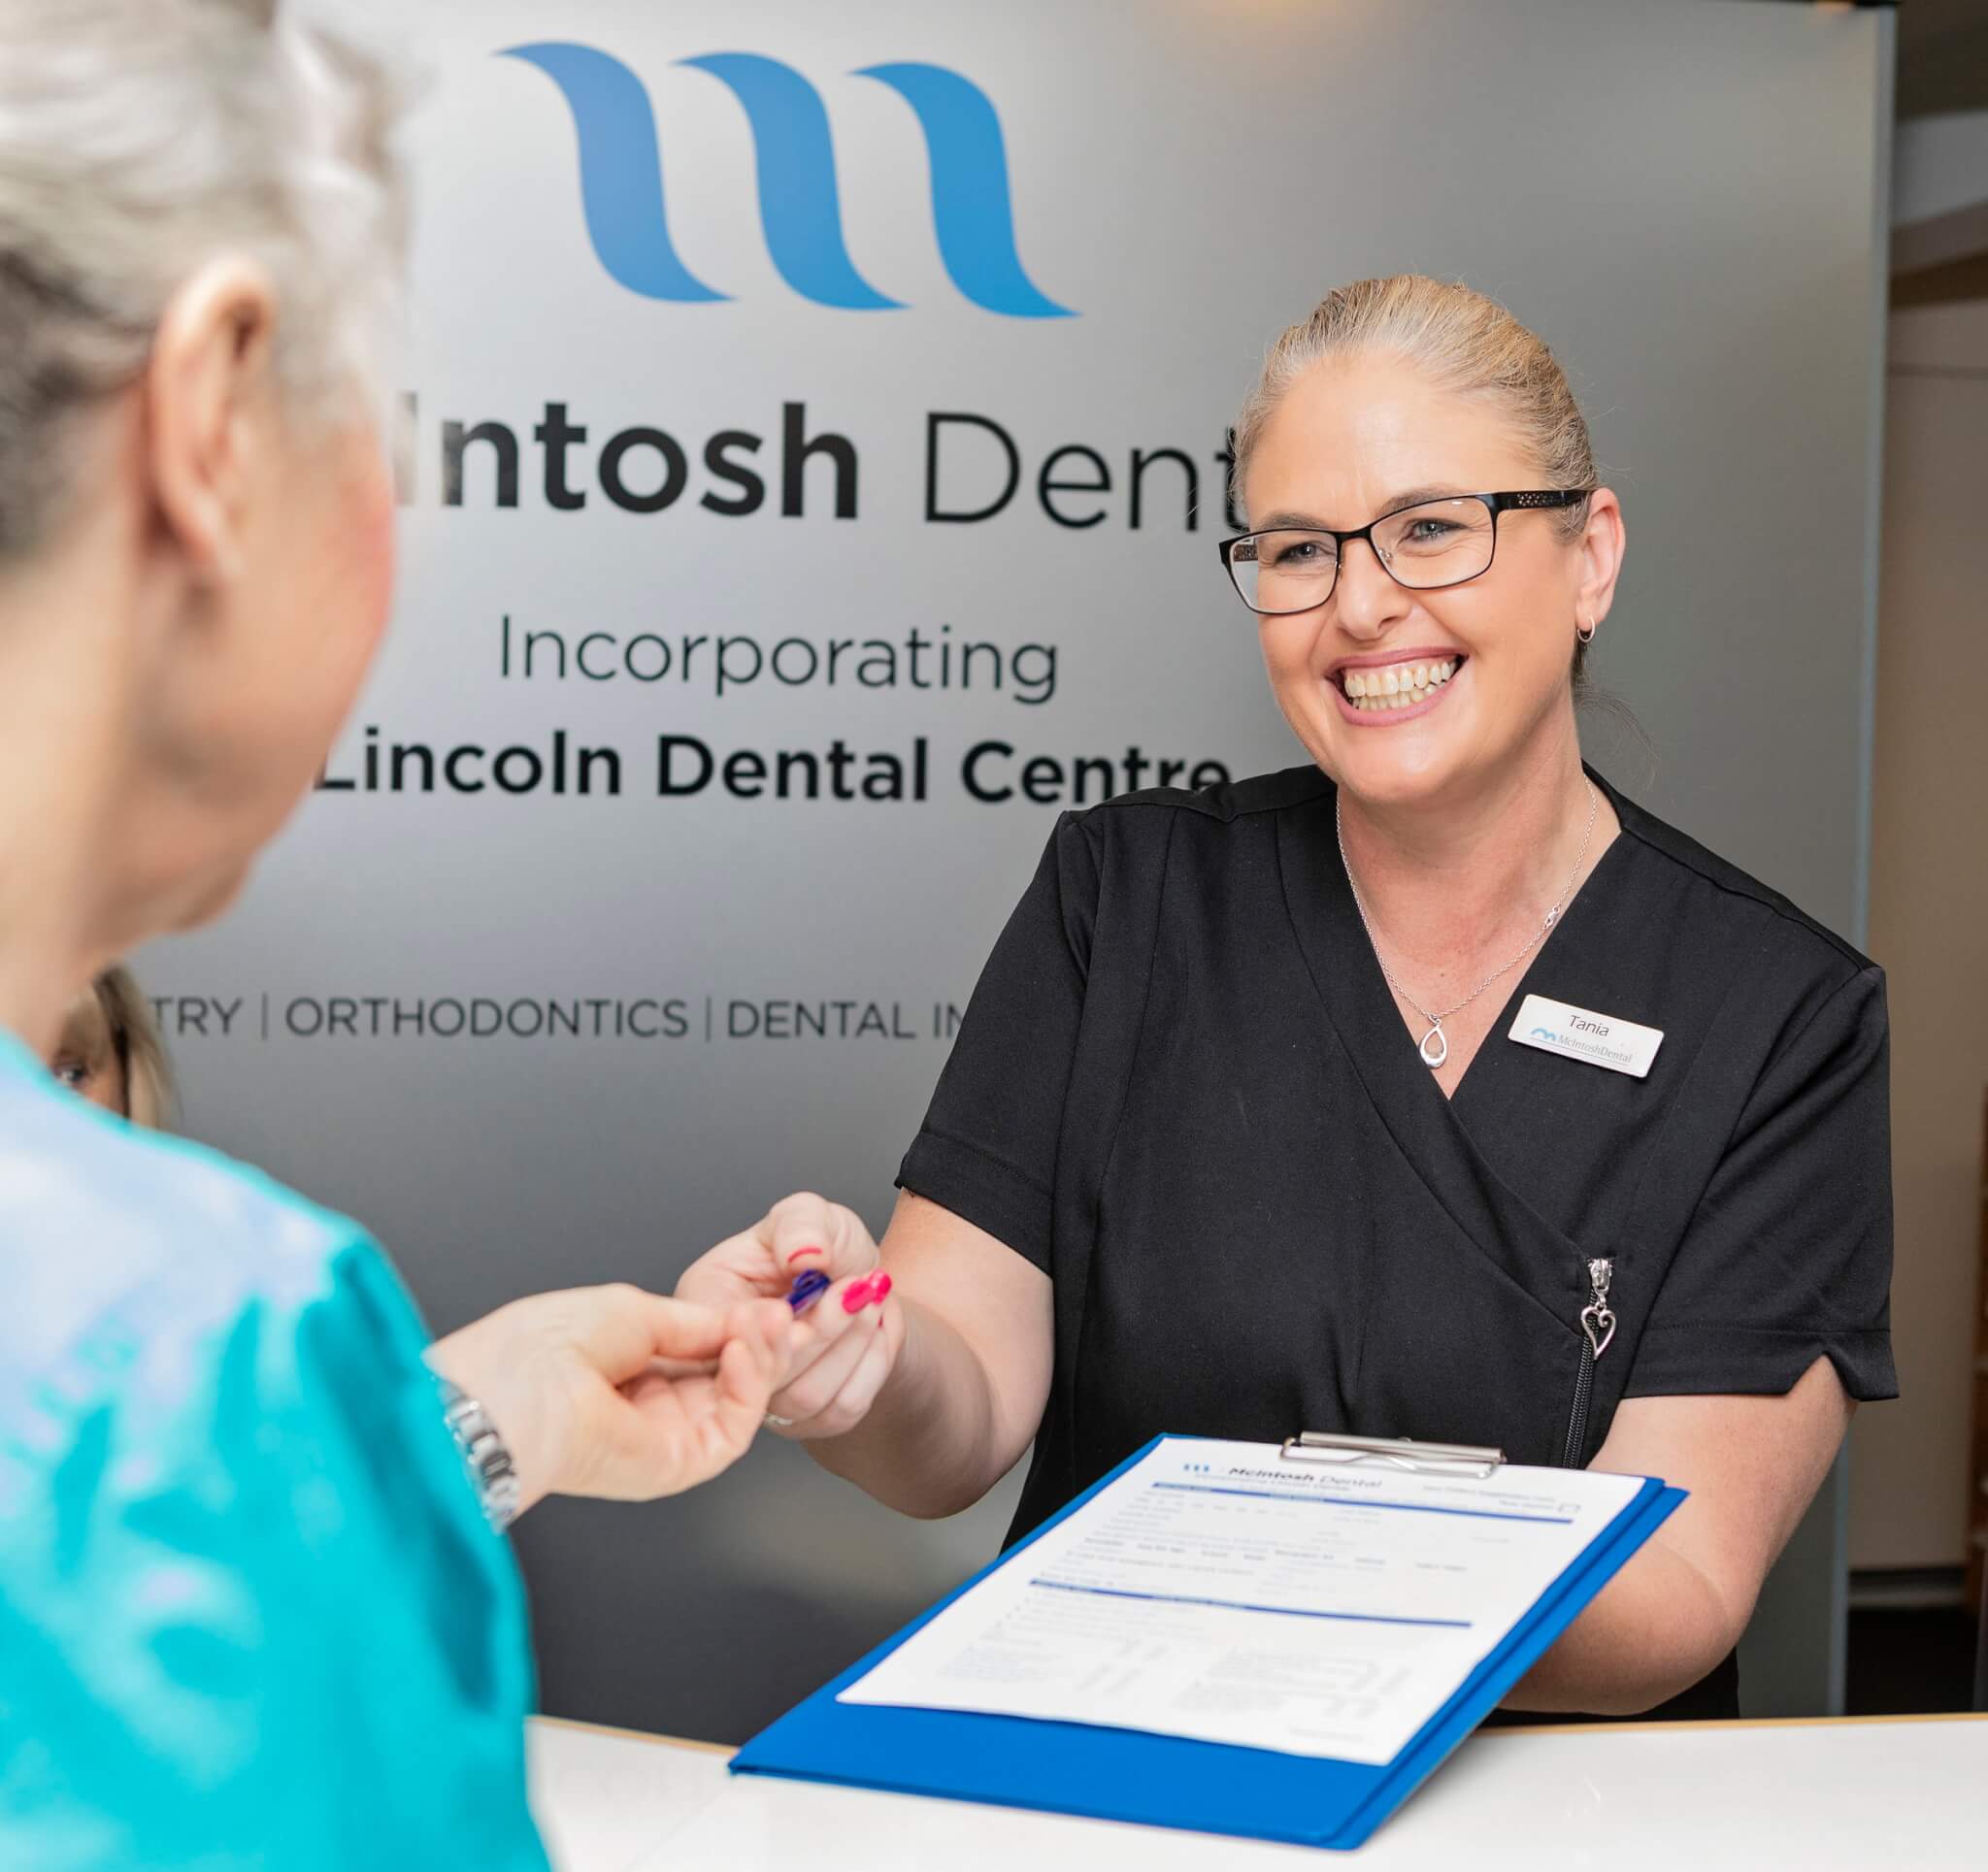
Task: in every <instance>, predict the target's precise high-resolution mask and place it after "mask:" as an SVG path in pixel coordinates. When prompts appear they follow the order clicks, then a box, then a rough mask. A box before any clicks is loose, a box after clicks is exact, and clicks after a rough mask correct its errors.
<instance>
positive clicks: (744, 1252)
mask: <svg viewBox="0 0 1988 1872" xmlns="http://www.w3.org/2000/svg"><path fill="white" fill-rule="evenodd" d="M810 1269H816V1270H818V1271H820V1272H822V1273H824V1274H826V1275H827V1276H828V1277H829V1279H830V1281H831V1282H832V1283H833V1284H832V1285H831V1286H830V1287H829V1289H828V1291H827V1292H826V1293H824V1294H823V1295H822V1296H821V1297H819V1298H818V1299H817V1300H816V1301H815V1302H814V1303H813V1305H812V1306H811V1307H809V1308H808V1310H807V1311H806V1312H804V1313H802V1314H801V1315H800V1316H799V1317H798V1318H797V1319H796V1320H795V1322H794V1330H793V1333H792V1335H791V1337H790V1339H789V1341H788V1346H789V1351H788V1360H787V1369H786V1375H785V1376H784V1378H783V1379H781V1380H780V1382H779V1387H778V1388H777V1389H776V1390H775V1392H774V1395H773V1400H772V1403H771V1404H770V1405H769V1406H768V1416H767V1423H768V1425H769V1426H770V1427H771V1428H772V1429H775V1430H778V1431H779V1433H780V1434H781V1435H782V1436H786V1437H789V1438H792V1439H794V1440H797V1441H798V1440H800V1439H803V1438H810V1437H828V1436H841V1435H843V1434H844V1433H845V1431H847V1430H851V1429H855V1427H856V1426H857V1425H858V1424H860V1423H861V1422H862V1421H863V1419H864V1418H865V1417H866V1416H867V1415H868V1414H869V1411H870V1406H871V1405H872V1404H874V1403H875V1402H876V1401H877V1396H878V1393H879V1392H880V1391H881V1390H882V1389H883V1385H884V1381H885V1380H886V1379H888V1378H889V1376H890V1374H891V1371H892V1368H893V1367H894V1366H895V1365H896V1363H897V1358H898V1354H899V1352H900V1351H901V1350H902V1349H903V1346H904V1338H905V1315H904V1308H903V1305H902V1303H897V1304H893V1303H892V1301H891V1299H890V1288H891V1277H890V1275H889V1274H888V1273H886V1272H885V1271H884V1270H883V1268H882V1266H881V1264H880V1257H879V1256H878V1251H877V1244H876V1242H875V1241H873V1240H872V1239H871V1236H870V1231H869V1230H868V1229H866V1228H865V1227H864V1226H863V1219H862V1218H861V1217H860V1216H858V1215H857V1214H856V1213H855V1211H854V1210H852V1209H847V1208H845V1207H844V1206H843V1205H842V1204H841V1203H839V1202H830V1201H827V1200H825V1199H823V1198H821V1197H818V1196H812V1195H800V1196H790V1197H788V1198H787V1199H785V1201H783V1202H777V1203H776V1204H775V1205H774V1206H773V1208H772V1209H770V1210H769V1211H768V1212H767V1214H766V1215H765V1216H763V1217H762V1218H761V1219H760V1220H759V1221H758V1222H757V1223H756V1224H754V1226H753V1227H752V1228H750V1229H747V1230H746V1231H745V1232H743V1233H740V1234H736V1235H733V1236H731V1237H730V1238H729V1239H727V1240H725V1241H721V1242H719V1243H718V1245H717V1246H716V1247H715V1248H713V1249H712V1250H711V1251H710V1252H709V1253H708V1254H705V1255H702V1256H700V1257H699V1258H698V1259H697V1260H696V1261H694V1262H692V1263H691V1264H690V1265H689V1266H688V1267H687V1268H685V1269H684V1271H683V1277H682V1279H680V1280H679V1282H678V1283H677V1297H678V1298H679V1299H682V1300H693V1301H696V1302H698V1303H699V1304H701V1305H705V1306H712V1307H720V1308H722V1307H728V1306H734V1305H737V1304H738V1303H740V1302H741V1301H745V1300H754V1299H759V1300H766V1299H784V1298H785V1297H786V1296H787V1293H788V1290H789V1289H790V1288H791V1287H792V1285H793V1282H794V1277H795V1276H796V1275H797V1274H803V1273H806V1272H808V1271H809V1270H810Z"/></svg>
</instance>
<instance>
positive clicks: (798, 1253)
mask: <svg viewBox="0 0 1988 1872" xmlns="http://www.w3.org/2000/svg"><path fill="white" fill-rule="evenodd" d="M820 1253H821V1250H820V1249H819V1248H796V1249H795V1250H794V1252H793V1253H792V1254H791V1255H789V1256H788V1257H787V1265H788V1266H789V1267H791V1266H793V1264H795V1263H796V1262H797V1261H801V1260H803V1259H804V1258H805V1257H807V1256H809V1255H818V1254H820Z"/></svg>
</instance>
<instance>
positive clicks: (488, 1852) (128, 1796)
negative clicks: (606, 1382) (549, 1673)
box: [0, 1034, 546, 1872]
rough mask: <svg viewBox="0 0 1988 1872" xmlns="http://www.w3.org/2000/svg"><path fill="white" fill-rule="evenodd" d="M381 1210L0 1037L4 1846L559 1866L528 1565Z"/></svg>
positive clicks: (295, 1863)
mask: <svg viewBox="0 0 1988 1872" xmlns="http://www.w3.org/2000/svg"><path fill="white" fill-rule="evenodd" d="M426 1343H427V1334H426V1332H425V1331H424V1330H423V1328H422V1326H421V1322H420V1318H419V1316H418V1315H417V1314H416V1312H415V1311H414V1304H413V1302H412V1300H411V1299H410V1298H409V1297H408V1295H407V1293H406V1291H405V1290H404V1289H403V1288H402V1286H401V1285H400V1282H399V1280H398V1279H397V1278H396V1276H395V1275H394V1273H393V1270H392V1269H391V1268H390V1267H389V1266H388V1264H387V1263H386V1261H385V1259H384V1258H383V1257H382V1256H381V1253H380V1252H379V1250H378V1249H377V1248H375V1247H374V1246H373V1244H372V1243H371V1242H370V1241H369V1240H368V1239H367V1238H366V1236H365V1235H364V1233H363V1232H361V1231H360V1230H359V1229H358V1227H357V1226H356V1225H355V1224H353V1223H350V1222H348V1221H345V1220H343V1219H342V1218H340V1217H338V1216H334V1215H330V1214H327V1213H326V1212H324V1211H323V1210H320V1209H317V1208H314V1207H313V1206H312V1205H311V1204H309V1203H307V1202H305V1201H304V1200H302V1199H300V1198H298V1197H296V1196H294V1195H292V1194H290V1193H289V1192H288V1191H286V1190H283V1189H282V1188H280V1187H279V1186H277V1185H276V1184H274V1183H272V1182H270V1181H269V1180H268V1179H267V1178H265V1177H262V1176H260V1175H258V1174H256V1173H255V1172H254V1171H252V1170H248V1169H245V1168H244V1167H242V1166H240V1165H237V1164H233V1163H231V1162H229V1161H228V1160H227V1159H225V1158H223V1157H220V1156H218V1155H216V1154H215V1153H214V1152H212V1151H207V1150H202V1149H200V1148H198V1147H196V1146H194V1145H191V1144H188V1143H186V1142H184V1141H182V1140H180V1139H177V1138H170V1137H164V1136H160V1135H157V1134H154V1133H146V1132H142V1131H139V1130H136V1129H134V1128H133V1127H131V1126H129V1125H126V1124H125V1123H123V1122H122V1121H121V1120H119V1119H116V1118H114V1117H111V1116H109V1115H108V1114H106V1113H104V1112H102V1111H100V1110H99V1109H97V1108H96V1107H94V1106H92V1105H88V1104H86V1103H84V1102H83V1100H81V1099H79V1098H77V1097H76V1096H75V1095H74V1094H72V1093H70V1092H68V1091H67V1090H65V1089H64V1088H63V1087H61V1086H59V1085H57V1084H56V1083H55V1082H54V1081H53V1080H52V1079H51V1078H50V1076H49V1075H48V1073H47V1072H46V1071H45V1070H44V1069H43V1067H42V1066H41V1064H40V1062H39V1061H37V1060H36V1059H35V1058H34V1056H33V1055H32V1054H30V1053H29V1052H28V1051H27V1050H26V1049H25V1048H24V1047H22V1046H21V1045H20V1044H18V1042H17V1041H16V1040H14V1039H12V1038H11V1037H10V1036H8V1035H4V1034H0V1865H4V1866H17V1865H18V1866H32V1867H34V1868H36V1872H67V1869H68V1868H71V1867H82V1866H89V1867H106V1866H145V1867H162V1866H185V1867H199V1868H202V1872H223V1869H224V1868H225V1869H226V1872H234V1869H235V1868H238V1867H248V1866H258V1867H260V1866H270V1867H282V1868H284V1872H317V1868H320V1867H322V1868H329V1867H333V1866H338V1867H350V1866H359V1865H366V1864H369V1863H371V1864H376V1865H380V1866H382V1867H383V1866H389V1865H391V1866H416V1865H418V1866H423V1867H442V1866H475V1867H478V1868H480V1872H512V1868H520V1869H522V1868H532V1869H533V1872H542V1869H543V1868H544V1867H545V1865H546V1857H545V1853H544V1849H543V1848H542V1847H541V1845H540V1843H539V1838H538V1834H537V1831H536V1829H535V1828H534V1826H533V1824H532V1820H531V1814H530V1811H529V1809H528V1808H527V1806H526V1804H525V1780H524V1729H523V1719H524V1716H525V1713H526V1711H527V1709H528V1708H529V1706H530V1702H531V1696H532V1666H531V1655H530V1650H529V1644H528V1638H527V1632H526V1625H525V1612H524V1596H523V1591H522V1587H521V1584H520V1581H519V1579H518V1575H517V1570H516V1567H515V1565H514V1562H513V1560H512V1557H511V1552H510V1548H509V1545H508V1544H507V1543H506V1542H505V1541H503V1540H501V1539H500V1538H498V1537H497V1536H495V1535H493V1534H492V1533H491V1532H490V1530H489V1528H488V1527H487V1526H486V1525H485V1524H484V1522H483V1519H482V1516H481V1513H480V1510H479V1508H478V1505H477V1501H476V1495H475V1491H474V1489H473V1487H472V1485H471V1482H470V1480H469V1477H468V1474H467V1472H466V1471H465V1468H464V1466H463V1463H462V1461H461V1459H460V1457H459V1456H458V1454H457V1452H456V1448H455V1444H454V1441H453V1439H452V1438H451V1437H450V1435H449V1433H448V1430H447V1427H446V1425H445V1424H444V1421H443V1416H442V1405H441V1402H440V1398H439V1395H438V1392H437V1388H436V1383H435V1380H434V1378H433V1377H432V1375H431V1374H430V1373H429V1371H428V1369H427V1367H426V1366H425V1365H424V1364H423V1363H422V1362H421V1352H422V1348H423V1347H424V1345H425V1344H426Z"/></svg>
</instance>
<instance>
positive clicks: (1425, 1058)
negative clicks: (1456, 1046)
mask: <svg viewBox="0 0 1988 1872" xmlns="http://www.w3.org/2000/svg"><path fill="white" fill-rule="evenodd" d="M1431 1040H1434V1041H1435V1042H1436V1050H1435V1051H1434V1052H1433V1053H1432V1052H1431V1051H1430V1050H1429V1042H1430V1041H1431ZM1415 1051H1416V1052H1417V1053H1419V1054H1420V1055H1421V1056H1422V1064H1423V1065H1424V1066H1426V1067H1428V1068H1429V1070H1430V1071H1431V1072H1441V1070H1442V1063H1443V1062H1444V1061H1445V1060H1446V1059H1448V1058H1449V1036H1448V1035H1446V1034H1444V1033H1443V1031H1442V1023H1441V1021H1438V1022H1437V1023H1436V1025H1435V1026H1434V1027H1432V1028H1431V1029H1430V1030H1429V1031H1428V1033H1426V1034H1424V1035H1422V1043H1421V1045H1420V1046H1418V1047H1416V1049H1415Z"/></svg>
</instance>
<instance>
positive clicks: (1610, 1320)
mask: <svg viewBox="0 0 1988 1872" xmlns="http://www.w3.org/2000/svg"><path fill="white" fill-rule="evenodd" d="M1580 1330H1582V1331H1583V1332H1585V1333H1586V1334H1587V1335H1588V1344H1589V1345H1590V1346H1591V1347H1592V1348H1593V1350H1594V1354H1595V1357H1596V1358H1597V1359H1599V1358H1600V1357H1601V1356H1602V1354H1603V1353H1605V1352H1607V1349H1608V1342H1609V1340H1611V1339H1612V1338H1614V1336H1615V1315H1614V1313H1613V1312H1612V1311H1610V1310H1609V1309H1608V1308H1607V1307H1606V1306H1584V1307H1582V1308H1581V1310H1580Z"/></svg>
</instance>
